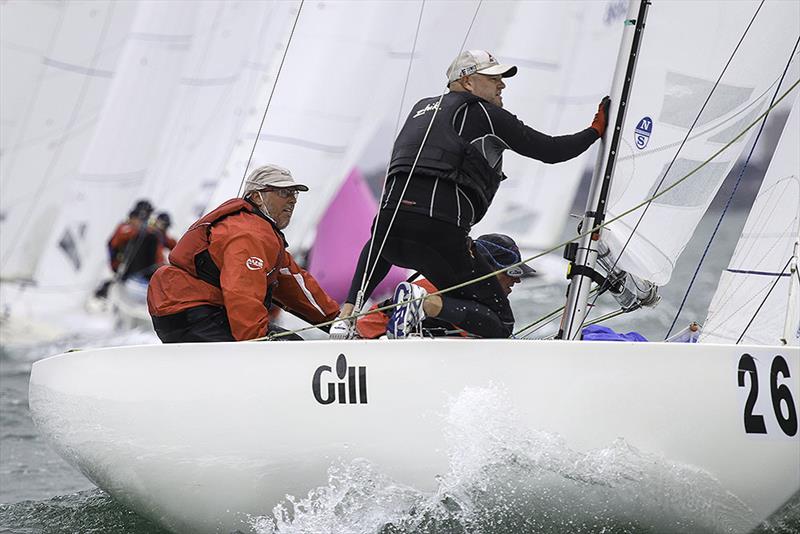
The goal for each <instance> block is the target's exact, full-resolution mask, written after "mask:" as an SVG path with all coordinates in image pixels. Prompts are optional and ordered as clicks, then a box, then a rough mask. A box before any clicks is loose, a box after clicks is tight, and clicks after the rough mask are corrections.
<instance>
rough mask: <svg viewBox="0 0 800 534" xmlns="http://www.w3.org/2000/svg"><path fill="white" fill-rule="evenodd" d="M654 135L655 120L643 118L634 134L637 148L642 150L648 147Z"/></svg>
mask: <svg viewBox="0 0 800 534" xmlns="http://www.w3.org/2000/svg"><path fill="white" fill-rule="evenodd" d="M652 133H653V119H651V118H650V117H642V120H640V121H639V124H637V125H636V129H635V130H634V132H633V138H634V140H635V141H636V148H638V149H639V150H642V149H643V148H644V147H646V146H647V142H648V141H650V135H651V134H652Z"/></svg>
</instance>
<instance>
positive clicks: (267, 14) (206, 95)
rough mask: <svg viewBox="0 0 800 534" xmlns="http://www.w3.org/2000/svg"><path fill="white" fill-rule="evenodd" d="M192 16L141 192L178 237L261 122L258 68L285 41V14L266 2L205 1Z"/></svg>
mask: <svg viewBox="0 0 800 534" xmlns="http://www.w3.org/2000/svg"><path fill="white" fill-rule="evenodd" d="M194 8H195V11H196V17H197V18H196V24H195V30H194V37H193V39H192V43H191V50H190V51H189V55H188V57H187V58H186V60H185V62H184V67H185V68H184V69H183V70H182V72H181V75H180V80H179V81H178V85H177V88H176V90H175V91H176V92H175V94H174V97H173V104H172V105H171V106H170V109H169V112H168V114H167V116H166V117H165V118H164V120H163V123H162V125H161V127H160V132H159V134H158V137H159V138H160V142H159V148H158V151H157V152H156V153H155V154H153V157H152V159H151V161H150V163H149V165H148V170H147V174H146V178H145V181H144V183H143V185H142V187H141V190H140V192H139V196H141V197H144V198H148V199H150V200H151V201H152V202H153V203H154V205H155V206H156V209H157V211H162V210H163V211H167V212H168V213H170V215H171V216H172V224H173V228H172V232H173V233H175V234H176V236H179V235H180V234H181V233H182V232H183V231H184V230H185V229H186V228H187V227H188V226H189V225H190V224H191V223H193V222H194V221H195V220H197V218H198V217H199V215H200V214H201V212H202V211H203V209H204V208H205V206H206V203H207V201H208V197H209V196H210V195H211V193H212V192H213V190H214V187H215V186H216V184H217V181H218V180H219V177H220V176H221V175H222V174H223V172H224V169H225V167H226V165H227V164H228V161H229V159H230V157H231V154H232V152H233V150H234V147H235V146H236V144H237V142H238V141H239V135H240V134H241V131H242V129H243V128H244V127H245V125H246V124H248V121H250V120H251V119H252V118H254V117H258V118H260V110H258V109H257V107H256V106H254V105H253V103H254V102H255V101H257V99H258V98H259V97H260V96H261V95H259V94H258V90H259V89H260V88H261V85H262V80H263V78H264V77H265V73H264V70H263V69H262V66H261V64H260V62H263V61H265V60H267V61H268V59H269V54H270V50H271V49H270V48H269V47H270V46H272V45H274V39H276V38H277V37H278V36H279V35H280V34H279V32H277V29H278V28H269V25H270V23H271V22H272V21H273V19H274V15H276V12H279V11H280V12H286V11H288V10H287V9H286V8H285V7H284V6H283V5H282V4H280V3H266V2H243V3H231V2H225V1H214V2H210V1H206V2H201V3H198V4H195V7H194ZM279 22H281V23H283V24H285V22H286V21H285V20H280V21H279ZM119 215H122V214H121V213H120V214H119ZM119 215H118V216H119ZM109 231H110V230H109Z"/></svg>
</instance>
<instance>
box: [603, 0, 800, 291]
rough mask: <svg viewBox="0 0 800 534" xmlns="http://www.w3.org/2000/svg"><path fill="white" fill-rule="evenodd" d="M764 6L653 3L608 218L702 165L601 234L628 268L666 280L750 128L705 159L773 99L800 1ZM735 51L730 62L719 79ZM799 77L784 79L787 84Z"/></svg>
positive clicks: (799, 30)
mask: <svg viewBox="0 0 800 534" xmlns="http://www.w3.org/2000/svg"><path fill="white" fill-rule="evenodd" d="M759 6H760V4H759V2H755V1H753V2H751V1H742V2H731V3H727V4H726V5H725V9H720V7H719V3H718V2H713V1H712V2H700V1H698V2H692V6H691V12H690V13H687V10H686V6H685V5H684V4H682V3H679V2H654V3H653V5H652V7H651V9H650V12H649V14H648V19H647V27H646V29H645V31H644V36H643V40H642V47H641V51H640V54H639V61H638V65H637V70H636V75H635V78H634V87H633V89H632V93H631V99H630V101H629V104H628V107H627V115H626V120H625V124H624V125H623V130H622V142H621V143H620V146H619V157H618V160H617V163H616V167H615V172H614V181H613V184H612V187H611V196H610V199H609V202H608V205H609V209H608V216H607V220H608V219H611V218H613V217H615V216H617V215H619V214H621V213H623V212H625V211H626V210H628V209H629V208H631V207H633V206H634V205H636V204H638V203H640V202H642V201H643V200H644V199H647V198H649V197H651V196H652V195H653V194H655V193H656V192H657V191H662V190H664V189H665V188H666V187H668V186H670V185H672V184H674V183H675V182H677V181H678V180H679V179H680V178H682V177H684V176H685V175H687V174H688V173H689V172H691V171H694V170H695V169H698V170H697V172H695V173H694V174H693V175H692V176H690V177H689V178H688V179H687V180H685V181H684V182H682V183H680V184H679V185H678V186H676V187H675V188H673V189H671V190H670V191H668V192H667V193H666V194H664V195H663V196H661V197H659V198H657V199H656V200H654V201H653V202H652V203H651V204H650V205H649V207H648V209H647V212H646V214H645V215H644V217H643V218H642V220H641V222H640V223H639V222H638V221H639V219H640V216H641V214H642V210H638V211H636V212H634V213H632V214H629V215H627V216H625V217H624V218H623V219H621V220H619V221H616V222H613V223H611V224H610V226H609V227H608V229H607V230H605V231H604V232H603V234H602V235H603V239H604V240H606V241H607V243H608V245H609V248H610V249H611V251H612V254H613V255H614V257H620V260H619V263H618V267H620V268H621V269H623V270H625V271H628V272H631V273H633V274H635V275H637V276H639V277H641V278H645V279H648V280H651V281H653V282H654V283H656V284H658V285H664V284H665V283H667V282H668V281H669V279H670V276H671V274H672V269H673V267H674V265H675V262H676V260H677V258H678V256H679V255H680V253H681V251H682V250H683V248H684V247H685V246H686V243H687V242H688V241H689V239H690V237H691V235H692V232H693V231H694V228H695V227H696V225H697V223H698V222H699V220H700V218H701V217H702V215H703V213H704V212H705V211H706V209H707V207H708V205H709V204H710V202H711V200H712V199H713V197H714V195H715V194H716V192H717V190H718V189H719V187H720V185H721V183H722V181H723V180H724V178H725V176H726V175H727V174H728V172H729V171H730V169H731V167H732V166H733V164H734V163H735V162H736V160H737V158H738V156H739V154H740V153H741V151H742V149H743V148H744V147H745V145H746V136H743V137H741V138H740V139H739V140H738V141H736V142H734V143H733V145H732V146H730V147H729V148H727V150H725V151H724V152H722V154H720V155H719V156H718V157H716V158H715V159H714V160H713V161H710V162H709V163H707V164H703V162H704V161H705V160H706V159H708V158H709V157H710V156H711V155H712V154H714V153H715V152H716V151H717V150H719V149H721V148H722V147H723V146H725V145H726V144H727V143H729V142H731V141H732V140H733V139H734V138H735V137H736V136H737V135H738V134H739V133H740V132H741V131H742V130H743V129H744V127H745V126H747V125H748V124H750V123H751V122H752V121H753V120H754V119H755V118H756V117H757V116H758V115H759V114H760V113H762V112H763V111H764V110H765V109H766V107H767V106H768V105H769V101H770V99H771V97H772V96H773V94H774V93H775V90H776V84H777V82H778V80H779V79H780V77H781V74H782V73H783V71H784V68H785V67H786V63H787V61H788V60H789V58H790V55H791V53H792V49H793V47H794V44H795V41H796V40H797V37H798V34H800V4H798V3H797V2H766V3H764V4H763V6H760V9H759ZM757 11H758V13H757V15H756V16H755V18H754V20H753V23H752V26H751V27H750V28H749V30H748V31H747V34H746V35H745V37H744V39H743V41H742V43H741V46H740V47H739V49H738V50H737V51H736V52H735V53H734V50H735V49H736V47H737V43H738V42H739V39H740V38H741V36H742V34H743V33H744V32H745V29H746V28H747V27H748V24H749V22H750V21H751V19H753V15H754V14H755V13H756V12H757ZM712 30H713V31H712ZM701 52H702V53H701ZM729 58H730V60H731V61H730V65H729V66H728V67H727V70H725V74H724V76H723V77H722V79H721V80H720V81H719V83H718V84H717V85H716V86H715V83H716V80H717V78H718V77H719V75H720V74H721V73H722V72H723V68H724V67H725V65H726V62H728V60H729ZM795 61H796V57H795ZM794 81H795V80H789V79H787V82H788V83H787V84H786V86H788V85H790V84H791V83H792V82H794ZM709 94H710V95H711V97H710V99H709V101H708V103H707V104H706V105H705V108H703V104H704V102H705V100H706V98H707V97H708V95H709ZM701 110H702V112H701ZM695 120H696V123H695ZM693 123H695V124H694V126H693V127H692V125H693ZM687 135H688V140H687V141H686V143H685V144H684V145H683V146H681V144H682V141H683V140H684V138H686V137H687ZM662 179H663V183H661V182H662ZM634 228H635V233H634V234H633V237H632V238H631V239H630V242H629V243H627V241H628V239H629V236H631V234H632V233H633V232H634ZM626 243H627V244H626ZM623 248H624V252H623Z"/></svg>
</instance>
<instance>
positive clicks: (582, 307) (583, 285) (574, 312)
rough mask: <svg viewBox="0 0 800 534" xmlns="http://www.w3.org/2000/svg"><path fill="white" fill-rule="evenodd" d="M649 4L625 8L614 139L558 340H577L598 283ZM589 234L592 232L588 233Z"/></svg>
mask: <svg viewBox="0 0 800 534" xmlns="http://www.w3.org/2000/svg"><path fill="white" fill-rule="evenodd" d="M649 4H650V2H649V1H648V0H640V1H639V2H636V1H633V0H632V1H631V3H630V5H629V7H628V14H627V16H626V20H625V25H626V29H625V33H624V34H623V37H622V43H621V44H620V51H619V56H618V57H617V71H616V72H615V74H614V84H613V87H612V91H611V105H612V106H613V109H611V110H610V111H611V117H614V120H613V121H612V120H609V124H612V123H613V124H614V129H613V136H612V139H611V143H610V145H609V147H608V149H607V150H606V147H605V142H604V141H601V150H600V154H599V155H598V158H597V163H596V165H595V169H594V174H593V175H592V185H591V188H590V190H589V198H588V200H587V203H586V212H585V213H584V216H583V222H582V223H581V226H582V228H583V229H584V230H586V231H587V232H586V235H584V236H583V237H582V238H581V240H580V242H579V243H578V246H577V249H576V250H575V256H574V260H572V263H570V272H569V277H570V285H569V290H568V292H567V304H566V307H565V308H564V315H563V316H562V318H561V327H560V329H559V332H558V338H560V339H577V338H579V337H580V332H581V327H582V325H583V322H584V320H585V318H586V315H587V313H588V300H589V291H590V289H591V285H592V280H594V279H597V278H598V276H599V275H598V273H597V271H595V265H596V263H597V257H598V248H599V246H598V243H599V240H600V228H599V226H600V225H601V224H603V221H604V220H605V213H606V201H607V199H608V194H609V188H610V186H611V178H612V176H613V173H614V163H615V161H616V156H617V150H618V147H619V143H620V135H621V133H622V124H623V123H624V121H625V112H626V107H627V103H628V98H629V95H630V90H631V85H632V82H633V76H634V72H635V70H636V61H637V59H638V55H639V47H640V44H641V39H642V34H643V32H644V26H645V19H646V16H647V8H648V6H649ZM626 56H627V60H626ZM623 65H625V67H624V69H625V70H624V71H621V70H620V69H621V68H622V66H623ZM611 117H609V119H611ZM603 169H605V170H603ZM588 230H594V231H592V232H588Z"/></svg>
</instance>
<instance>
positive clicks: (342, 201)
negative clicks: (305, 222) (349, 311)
mask: <svg viewBox="0 0 800 534" xmlns="http://www.w3.org/2000/svg"><path fill="white" fill-rule="evenodd" d="M377 211H378V202H377V200H376V199H375V197H374V196H373V194H372V191H370V189H369V186H367V184H366V183H365V182H364V178H363V176H362V175H361V172H360V171H359V170H358V169H353V170H352V171H351V172H350V174H349V176H348V177H347V180H345V182H344V183H343V184H342V187H341V188H340V189H339V191H338V192H337V193H336V195H335V196H334V198H333V200H332V201H331V203H330V205H329V206H328V209H327V210H326V211H325V213H324V214H323V215H322V219H320V221H319V225H318V228H317V231H316V240H315V241H314V246H313V247H311V250H310V252H309V257H308V270H309V271H310V272H311V274H313V275H314V278H316V279H317V281H318V282H319V285H320V286H322V289H324V290H325V292H326V293H328V295H330V296H331V297H332V298H333V299H334V300H336V301H337V302H344V301H345V299H346V298H347V293H348V291H349V289H350V282H351V280H352V279H353V273H354V272H355V270H356V263H357V262H358V257H359V254H360V253H361V247H362V246H363V245H364V243H366V242H367V240H368V239H369V237H370V234H369V232H370V227H371V226H370V225H371V224H372V220H373V218H374V217H375V214H376V213H377ZM407 276H408V274H407V273H406V270H405V269H400V268H398V267H393V268H392V270H391V271H390V272H389V274H388V275H387V277H386V278H384V280H383V282H381V283H380V284H379V285H378V287H377V288H376V289H375V292H374V293H373V296H374V297H375V298H376V299H379V298H381V297H382V296H387V295H390V294H391V292H392V291H394V288H395V286H396V285H397V284H399V283H400V282H402V281H403V280H405V279H406V277H407Z"/></svg>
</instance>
